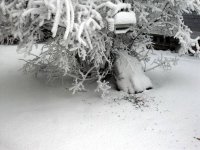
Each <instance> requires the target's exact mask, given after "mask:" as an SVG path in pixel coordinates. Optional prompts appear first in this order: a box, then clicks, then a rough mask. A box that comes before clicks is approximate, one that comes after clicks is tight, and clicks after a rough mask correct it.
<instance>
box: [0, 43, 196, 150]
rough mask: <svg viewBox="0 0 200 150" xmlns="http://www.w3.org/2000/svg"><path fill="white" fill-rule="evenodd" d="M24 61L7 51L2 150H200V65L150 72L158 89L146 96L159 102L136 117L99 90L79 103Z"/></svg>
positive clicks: (0, 81)
mask: <svg viewBox="0 0 200 150" xmlns="http://www.w3.org/2000/svg"><path fill="white" fill-rule="evenodd" d="M157 53H158V54H160V53H161V52H157ZM162 53H163V52H162ZM164 54H165V55H167V56H173V55H174V54H171V53H169V52H168V53H164ZM21 57H22V56H21V55H18V54H17V53H16V47H15V46H0V150H199V149H200V141H199V140H197V139H196V138H200V91H199V90H200V69H199V68H200V60H199V59H195V58H194V57H181V58H180V60H179V64H178V65H177V66H176V67H174V68H172V70H171V71H163V70H162V69H155V70H153V71H151V72H149V73H148V76H149V77H150V79H151V81H152V83H153V85H154V89H153V90H150V91H145V92H144V93H143V94H141V95H145V96H146V97H147V99H149V98H150V99H153V100H152V101H151V100H150V101H149V102H148V105H149V107H144V108H141V109H136V108H135V107H134V106H133V105H132V103H130V102H128V101H125V100H116V101H114V100H113V99H111V98H109V97H107V98H105V99H101V98H100V97H99V95H98V94H96V93H95V92H94V90H93V89H94V87H95V84H92V83H91V85H90V86H89V89H90V90H88V92H82V93H78V94H77V95H72V94H71V93H70V92H67V91H66V90H65V88H64V87H62V86H50V85H46V84H44V83H43V82H41V81H38V80H36V79H35V78H33V76H31V75H26V74H23V73H22V71H19V68H21V66H22V64H23V62H21V61H19V60H18V58H21ZM119 93H120V92H117V91H115V90H114V89H113V90H111V92H110V97H112V96H113V95H114V96H117V95H119Z"/></svg>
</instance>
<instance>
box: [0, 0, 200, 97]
mask: <svg viewBox="0 0 200 150" xmlns="http://www.w3.org/2000/svg"><path fill="white" fill-rule="evenodd" d="M0 8H1V11H2V12H3V14H5V15H8V17H9V21H10V22H11V24H12V26H11V27H10V30H11V31H12V34H13V36H14V37H17V38H19V39H20V44H19V47H18V52H20V53H24V54H25V55H32V56H33V57H34V58H33V59H29V60H25V61H26V62H27V63H26V64H25V66H24V69H25V70H26V71H33V72H35V73H36V74H37V73H38V72H40V71H43V72H47V74H48V76H49V77H50V78H52V77H62V76H70V77H73V78H74V85H73V87H72V88H70V90H72V91H73V93H74V92H77V91H80V90H84V89H85V87H84V82H85V81H87V80H90V79H94V78H95V79H97V83H98V87H97V91H102V92H103V94H104V93H106V92H107V90H108V89H109V85H108V82H105V81H103V79H104V78H105V76H106V75H107V74H108V73H111V72H112V70H113V65H114V64H116V60H117V58H116V56H117V54H119V55H120V54H124V53H125V52H119V50H121V51H126V56H127V57H129V55H132V56H134V57H136V58H137V59H138V60H139V61H144V62H147V61H148V60H149V59H150V58H149V55H148V53H149V51H150V50H151V49H153V48H152V44H153V43H152V40H151V36H150V34H152V33H159V34H163V35H170V36H174V37H175V38H178V39H179V41H180V44H181V45H182V47H183V49H182V50H181V53H187V52H188V51H191V52H193V53H194V51H192V49H191V46H196V48H197V51H196V52H195V53H199V49H200V48H199V45H198V44H197V40H198V39H191V38H190V33H191V31H190V29H189V28H188V27H187V26H185V25H184V21H183V17H182V14H183V13H190V12H192V11H196V12H197V13H199V12H200V1H199V0H163V1H158V0H124V3H123V2H122V1H120V0H110V1H109V0H1V3H0ZM122 11H123V12H127V11H133V12H135V14H136V17H137V19H136V20H137V23H136V25H132V26H131V27H130V28H129V32H128V33H126V34H120V35H117V36H116V35H114V33H113V32H112V31H113V30H114V27H115V26H114V22H113V17H114V16H115V15H116V14H117V13H118V12H122ZM41 27H45V28H46V29H48V30H50V31H51V33H52V39H51V40H49V41H47V42H46V43H44V46H43V48H42V49H41V52H40V54H38V55H35V54H34V53H33V46H34V45H35V44H36V43H37V40H38V39H40V38H41V36H42V33H43V32H41V30H42V29H41ZM122 27H123V26H122ZM42 37H43V36H42ZM127 59H129V58H127ZM139 61H138V63H139ZM139 70H140V72H141V71H142V69H141V68H140V69H139ZM133 72H134V71H133ZM127 78H130V77H127ZM127 80H128V79H127ZM148 83H149V85H148V86H150V81H148ZM148 86H147V87H148ZM147 87H145V88H147ZM134 88H135V87H134ZM145 88H142V89H145ZM134 90H135V89H134ZM134 90H133V91H134Z"/></svg>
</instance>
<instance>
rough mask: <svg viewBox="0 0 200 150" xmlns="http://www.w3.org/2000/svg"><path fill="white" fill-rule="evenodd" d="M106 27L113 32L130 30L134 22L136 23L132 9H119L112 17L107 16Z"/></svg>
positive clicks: (118, 32)
mask: <svg viewBox="0 0 200 150" xmlns="http://www.w3.org/2000/svg"><path fill="white" fill-rule="evenodd" d="M107 21H108V29H109V30H110V31H112V32H114V33H115V34H124V33H127V32H128V31H129V30H130V27H132V26H133V25H134V24H136V16H135V13H134V12H133V11H128V12H126V11H121V12H118V13H117V14H116V15H114V17H112V18H107Z"/></svg>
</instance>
